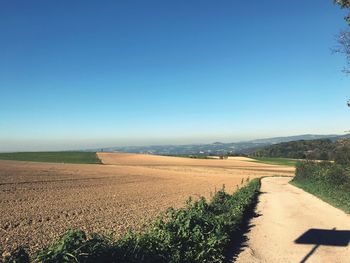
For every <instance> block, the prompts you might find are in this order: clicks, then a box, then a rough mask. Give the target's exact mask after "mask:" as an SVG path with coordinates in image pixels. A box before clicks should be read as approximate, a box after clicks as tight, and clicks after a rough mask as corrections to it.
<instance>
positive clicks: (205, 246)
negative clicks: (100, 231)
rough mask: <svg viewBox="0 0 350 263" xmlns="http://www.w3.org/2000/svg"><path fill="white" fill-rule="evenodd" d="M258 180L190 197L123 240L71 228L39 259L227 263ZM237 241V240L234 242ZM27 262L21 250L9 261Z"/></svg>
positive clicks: (153, 262)
mask: <svg viewBox="0 0 350 263" xmlns="http://www.w3.org/2000/svg"><path fill="white" fill-rule="evenodd" d="M259 188H260V180H259V179H254V180H252V181H251V182H249V183H248V185H247V186H245V187H243V188H241V189H239V190H237V191H236V192H235V193H233V194H232V195H230V194H227V193H226V192H225V191H224V190H221V191H219V192H217V193H216V194H215V196H214V197H213V199H212V200H211V202H207V201H206V200H205V199H204V198H200V199H199V200H197V201H193V200H191V199H190V200H188V201H187V204H186V206H185V208H183V209H177V210H176V209H169V210H167V211H166V212H165V213H164V214H162V215H161V216H159V218H158V219H157V220H156V221H155V222H154V223H153V224H151V225H150V227H149V228H147V229H146V230H145V231H144V232H142V233H134V232H130V233H128V234H127V235H126V236H125V237H123V238H122V239H119V240H113V239H112V238H110V237H106V236H100V235H97V234H93V235H90V236H87V235H86V234H85V233H84V232H83V231H81V230H70V231H68V232H67V233H66V234H65V235H63V236H62V237H61V238H60V239H59V240H58V241H57V242H55V243H54V244H52V246H50V247H48V248H46V249H44V250H41V251H39V252H38V253H37V254H36V255H35V257H34V259H33V261H35V262H119V263H122V262H128V263H129V262H149V263H150V262H152V263H157V262H159V263H160V262H164V263H165V262H167V263H172V262H173V263H175V262H176V263H180V262H211V263H215V262H223V261H224V259H225V256H224V255H225V252H226V251H225V249H226V248H227V246H228V244H229V242H232V241H234V240H237V239H239V237H238V233H239V228H240V226H241V224H242V222H243V220H244V217H245V215H246V214H247V213H248V212H250V210H251V209H252V205H253V204H255V202H256V198H257V195H258V193H259ZM236 242H239V241H236ZM19 259H21V260H22V261H17V262H29V257H28V254H27V252H26V251H25V250H24V249H23V248H20V249H18V250H16V251H15V252H13V253H12V254H8V255H6V258H5V259H4V261H5V262H13V260H19Z"/></svg>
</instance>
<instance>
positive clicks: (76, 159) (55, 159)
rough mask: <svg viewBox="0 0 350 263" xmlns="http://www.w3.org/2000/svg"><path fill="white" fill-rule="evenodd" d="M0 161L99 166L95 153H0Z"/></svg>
mask: <svg viewBox="0 0 350 263" xmlns="http://www.w3.org/2000/svg"><path fill="white" fill-rule="evenodd" d="M0 160H16V161H30V162H50V163H80V164H100V163H101V161H100V160H99V159H98V158H97V155H96V153H95V152H16V153H0Z"/></svg>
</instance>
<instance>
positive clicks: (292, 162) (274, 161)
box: [252, 157, 298, 166]
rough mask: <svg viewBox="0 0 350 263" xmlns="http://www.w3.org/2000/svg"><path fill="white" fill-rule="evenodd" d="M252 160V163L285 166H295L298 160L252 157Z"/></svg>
mask: <svg viewBox="0 0 350 263" xmlns="http://www.w3.org/2000/svg"><path fill="white" fill-rule="evenodd" d="M252 159H253V162H258V163H266V164H276V165H286V166H295V165H296V164H297V162H298V160H296V159H288V158H270V157H254V158H252Z"/></svg>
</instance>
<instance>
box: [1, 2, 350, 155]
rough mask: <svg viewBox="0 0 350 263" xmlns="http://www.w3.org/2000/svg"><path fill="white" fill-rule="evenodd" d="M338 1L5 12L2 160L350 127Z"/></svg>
mask: <svg viewBox="0 0 350 263" xmlns="http://www.w3.org/2000/svg"><path fill="white" fill-rule="evenodd" d="M344 16H345V12H344V10H340V9H339V8H338V7H337V6H334V5H333V4H332V0H325V1H320V0H308V1H305V0H294V1H283V2H281V1H277V0H266V1H258V0H255V1H233V0H223V1H213V0H200V1H199V0H198V1H191V0H176V1H164V0H159V1H152V0H147V1H133V0H131V1H71V0H69V1H68V0H66V1H64V0H60V1H46V0H45V1H35V0H34V1H17V0H11V1H0V32H1V35H0V54H1V55H0V58H1V59H0V91H1V93H0V94H1V96H0V100H1V101H0V151H15V150H43V149H52V150H53V149H74V148H89V147H105V146H117V145H148V144H158V143H159V144H164V143H175V144H179V143H200V142H213V141H238V140H245V139H251V138H261V137H273V136H284V135H296V134H304V133H315V134H328V133H340V134H341V133H343V132H344V131H345V130H347V129H350V123H349V122H348V120H349V117H350V110H349V109H347V107H346V105H345V102H346V99H347V98H348V97H349V96H350V89H349V84H350V76H346V75H345V74H344V73H342V72H341V70H342V68H343V67H344V66H345V59H344V57H343V56H341V55H333V54H332V52H331V48H332V47H334V46H335V45H336V40H335V35H336V34H337V33H339V32H340V31H341V30H342V29H346V24H345V22H344V20H343V17H344Z"/></svg>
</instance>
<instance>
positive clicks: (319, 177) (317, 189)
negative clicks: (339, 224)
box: [291, 161, 350, 213]
mask: <svg viewBox="0 0 350 263" xmlns="http://www.w3.org/2000/svg"><path fill="white" fill-rule="evenodd" d="M291 183H292V184H293V185H295V186H298V187H300V188H302V189H304V190H305V191H307V192H309V193H312V194H314V195H316V196H318V197H319V198H321V199H322V200H324V201H326V202H328V203H330V204H332V205H333V206H335V207H338V208H340V209H342V210H344V211H345V212H347V213H350V166H349V165H346V164H339V163H338V162H336V163H331V162H321V163H316V162H312V161H306V162H300V163H298V164H297V167H296V176H295V177H294V179H293V180H292V182H291Z"/></svg>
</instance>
